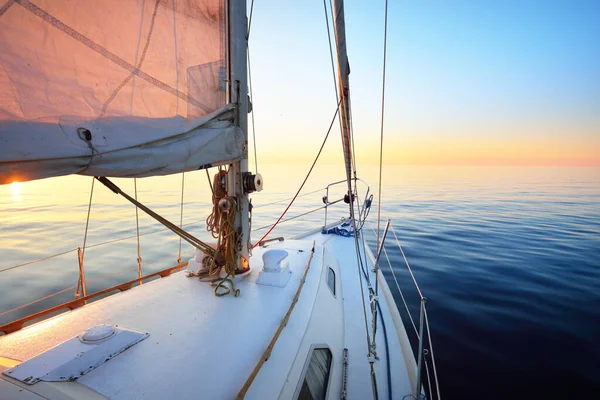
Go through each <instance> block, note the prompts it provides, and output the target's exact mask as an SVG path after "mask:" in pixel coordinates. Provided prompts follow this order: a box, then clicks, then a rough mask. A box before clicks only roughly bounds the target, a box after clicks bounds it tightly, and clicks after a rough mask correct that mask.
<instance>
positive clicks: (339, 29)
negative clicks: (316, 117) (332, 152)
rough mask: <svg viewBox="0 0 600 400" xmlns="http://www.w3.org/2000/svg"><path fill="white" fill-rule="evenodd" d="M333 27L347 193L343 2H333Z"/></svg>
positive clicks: (350, 159)
mask: <svg viewBox="0 0 600 400" xmlns="http://www.w3.org/2000/svg"><path fill="white" fill-rule="evenodd" d="M333 5H334V11H335V16H334V20H333V21H334V26H335V42H336V50H337V60H338V90H339V93H340V97H341V101H340V120H341V123H342V147H343V149H344V161H345V165H346V178H347V180H348V191H351V190H352V187H351V183H350V179H352V172H353V171H352V169H353V157H352V146H351V141H352V138H351V134H352V131H351V118H350V92H349V85H350V84H349V75H350V63H349V62H348V54H347V53H346V23H345V19H344V1H343V0H334V2H333Z"/></svg>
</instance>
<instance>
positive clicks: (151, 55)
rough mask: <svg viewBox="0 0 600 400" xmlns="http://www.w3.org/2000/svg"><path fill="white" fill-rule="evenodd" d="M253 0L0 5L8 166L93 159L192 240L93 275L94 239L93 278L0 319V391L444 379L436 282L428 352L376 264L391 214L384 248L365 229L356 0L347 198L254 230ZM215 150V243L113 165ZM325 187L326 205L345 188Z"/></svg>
mask: <svg viewBox="0 0 600 400" xmlns="http://www.w3.org/2000/svg"><path fill="white" fill-rule="evenodd" d="M246 11H247V10H246V2H245V1H244V0H241V1H240V0H229V1H222V0H194V1H191V0H185V1H184V0H173V1H164V0H162V1H161V0H156V1H143V0H132V1H121V2H115V3H112V4H111V5H110V6H109V5H107V3H106V2H104V1H99V0H89V1H86V2H72V1H66V0H65V1H62V0H61V1H58V0H55V1H50V0H48V1H41V0H40V1H28V0H10V1H8V2H6V3H5V4H4V5H3V6H2V7H1V8H0V46H1V47H2V49H1V50H2V51H1V52H0V61H2V66H3V68H2V70H0V184H6V183H10V182H13V181H26V180H33V179H41V178H47V177H53V176H60V175H68V174H81V175H89V176H92V177H95V178H92V179H95V180H96V181H98V182H101V183H103V184H104V185H105V186H107V187H108V188H109V189H111V190H113V191H114V192H115V193H117V194H120V195H122V196H124V197H125V198H126V199H127V200H129V201H131V202H132V203H133V204H135V206H136V207H138V209H139V210H141V211H143V212H145V213H147V214H148V215H150V216H151V217H153V218H155V219H156V220H157V221H158V222H160V223H162V224H163V225H165V226H166V227H167V228H169V229H170V230H172V231H173V232H174V233H175V234H177V235H179V236H180V237H181V238H182V239H183V240H185V241H186V242H188V243H189V244H191V245H192V246H193V247H194V248H195V249H196V250H195V256H194V257H193V258H192V259H190V260H189V261H188V262H180V263H179V264H178V265H175V266H165V269H164V270H161V271H160V272H157V273H154V274H150V275H147V276H142V274H141V270H140V276H139V277H138V279H135V280H133V281H129V282H125V283H123V284H120V285H118V286H116V287H112V288H108V289H106V290H103V291H101V292H98V293H92V294H88V293H87V292H86V284H85V273H84V268H83V265H84V251H82V252H80V257H79V261H80V284H79V287H80V288H81V291H82V296H80V297H78V298H76V299H75V300H73V301H71V302H68V303H65V304H61V305H59V306H56V307H52V308H51V309H49V310H46V311H42V312H40V313H36V314H34V315H30V316H27V317H24V318H21V319H18V320H16V321H13V322H11V323H9V324H6V325H3V326H0V332H2V333H4V335H3V336H0V373H1V374H0V399H41V398H45V399H80V398H82V399H104V398H109V399H139V398H146V399H165V398H178V399H179V398H181V399H187V398H206V399H231V398H236V399H241V398H247V399H275V398H280V399H334V398H343V399H346V398H350V399H365V398H382V399H383V398H395V399H406V398H419V399H420V398H424V397H425V396H426V393H427V395H428V396H429V397H432V398H439V390H438V385H437V380H436V382H435V384H434V390H432V389H431V380H429V390H426V388H425V387H424V386H423V382H424V381H425V379H424V376H425V375H426V373H429V368H428V367H427V363H426V362H425V361H424V357H423V354H424V353H426V352H425V349H424V348H423V346H424V345H425V343H429V344H430V342H431V340H430V339H429V341H426V337H425V336H426V335H427V334H428V331H427V330H425V329H424V327H423V325H424V323H425V324H426V310H425V307H424V303H425V302H424V298H423V297H422V296H421V299H422V300H423V302H422V306H421V316H420V328H419V330H418V332H417V335H418V338H419V339H420V340H419V341H418V349H417V351H416V353H417V355H418V357H416V358H415V356H414V352H413V349H412V348H411V344H410V342H409V339H408V335H407V331H406V329H405V326H404V324H403V321H402V318H401V316H400V313H399V311H398V309H397V307H396V303H395V302H394V298H393V297H392V294H391V291H390V289H389V287H388V285H387V282H386V280H385V278H384V277H383V275H382V274H381V271H380V269H379V257H380V256H381V254H382V253H381V250H382V249H383V242H384V240H385V236H386V233H385V232H387V229H386V230H385V232H384V233H383V235H382V236H381V238H380V240H378V241H379V242H380V246H379V247H378V249H377V252H376V253H375V254H373V253H372V252H371V250H370V249H369V248H368V247H367V246H366V245H365V241H364V235H363V234H362V229H363V225H364V221H363V219H364V218H365V217H366V215H367V210H368V208H369V207H370V200H369V198H368V197H366V196H368V192H367V193H366V194H365V193H358V191H357V186H356V184H357V182H358V178H357V177H356V173H355V168H353V157H352V147H351V132H350V131H351V129H350V121H349V120H350V117H349V115H350V101H349V94H348V93H349V81H348V75H349V68H348V61H347V56H346V48H345V32H344V30H345V28H344V12H343V2H342V1H337V0H336V1H334V11H335V24H334V25H335V35H336V43H337V57H338V66H339V70H338V85H339V88H338V90H339V93H340V99H339V104H338V109H339V116H340V120H341V127H342V138H343V150H344V157H345V161H346V174H347V179H346V180H344V181H343V182H342V183H343V184H346V185H347V195H346V196H345V197H346V198H345V200H346V202H347V203H348V204H349V213H350V216H349V217H348V218H347V219H345V220H343V221H336V222H333V223H329V224H328V223H327V222H325V223H324V224H323V226H321V225H319V226H314V227H308V229H307V232H306V233H305V234H302V235H300V236H298V237H295V238H289V239H288V238H286V239H281V238H278V240H268V239H266V235H265V237H263V238H262V239H260V240H259V241H255V242H253V241H252V239H251V237H250V220H251V211H252V210H251V207H250V205H249V204H250V203H249V200H248V195H249V194H250V193H252V192H253V191H257V190H260V189H261V187H262V177H261V176H260V175H259V174H253V173H251V172H250V171H249V168H248V148H247V147H248V146H247V143H248V130H247V115H248V109H249V97H248V93H247V64H246V59H247V53H246V52H247V39H248V37H247V26H248V23H247V17H246ZM132 16H136V18H133V17H132ZM138 16H139V18H138ZM133 21H135V22H133ZM208 168H216V169H218V171H217V172H216V174H215V175H214V181H213V185H212V190H213V193H212V199H213V205H214V210H213V215H212V217H213V219H212V224H210V228H211V231H212V233H213V235H214V237H215V242H216V243H212V244H207V243H204V242H202V241H201V240H199V239H197V238H195V237H194V236H192V235H191V234H189V233H188V232H186V231H185V230H183V229H182V228H181V226H178V225H176V224H173V223H171V222H169V221H168V220H166V219H165V218H163V217H162V216H160V215H158V214H157V213H155V212H154V211H152V210H151V209H150V208H148V207H147V206H145V205H144V204H141V203H139V202H138V201H137V200H136V199H135V198H134V197H132V196H129V195H128V194H127V193H124V192H123V191H121V189H120V188H118V187H117V186H116V185H115V184H114V183H112V181H110V178H111V177H127V178H136V177H144V176H155V175H168V174H173V173H180V172H186V171H194V170H200V169H208ZM338 183H340V182H338ZM362 196H365V198H364V201H362V199H361V197H362ZM371 198H372V197H371ZM323 201H324V203H325V210H326V212H327V208H328V207H330V206H333V204H335V203H337V201H334V200H331V199H329V198H328V197H324V199H323ZM326 215H327V214H326ZM86 229H87V228H86ZM84 250H85V247H84ZM184 269H185V270H184ZM157 276H160V277H162V279H156V280H152V281H150V282H147V283H144V284H143V285H141V284H140V283H142V282H144V281H148V279H149V278H154V277H157ZM115 289H118V290H120V291H122V292H121V293H119V294H116V295H112V296H108V297H104V298H101V299H99V298H100V297H102V296H103V295H104V294H106V293H110V292H111V291H114V290H115ZM65 310H69V311H68V312H64V313H60V314H58V315H56V314H57V312H59V311H65ZM424 321H425V322H424ZM32 322H35V323H32ZM415 329H416V327H415ZM425 346H426V347H427V345H425ZM427 376H429V375H427Z"/></svg>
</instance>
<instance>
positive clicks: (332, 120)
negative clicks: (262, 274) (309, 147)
mask: <svg viewBox="0 0 600 400" xmlns="http://www.w3.org/2000/svg"><path fill="white" fill-rule="evenodd" d="M341 102H342V100H341V99H340V101H339V102H338V105H337V107H336V108H335V113H334V114H333V118H332V119H331V123H330V124H329V129H327V134H326V135H325V139H323V143H322V144H321V148H320V149H319V152H318V153H317V156H316V157H315V160H314V161H313V163H312V165H311V166H310V169H309V170H308V173H307V174H306V177H305V178H304V181H303V182H302V184H301V185H300V187H299V188H298V191H297V192H296V194H295V195H294V197H292V201H290V204H288V206H287V207H286V208H285V210H283V212H282V213H281V215H280V216H279V218H277V221H275V223H274V224H273V226H272V227H271V229H269V230H268V231H267V233H265V234H264V236H263V237H262V238H260V240H259V241H258V242H256V243H255V244H254V246H252V248H255V247H257V246H259V245H260V243H261V242H262V241H263V240H265V238H266V237H267V236H269V234H270V233H271V232H272V231H273V229H275V227H276V226H277V224H278V223H279V221H281V219H282V218H283V216H284V215H285V214H286V213H287V212H288V210H289V209H290V207H291V206H292V204H294V201H295V200H296V198H297V197H298V195H299V194H300V191H301V190H302V188H303V187H304V184H305V183H306V181H307V180H308V177H309V176H310V174H311V172H312V170H313V168H314V167H315V165H316V164H317V160H318V159H319V156H320V155H321V152H322V151H323V148H324V147H325V143H327V138H328V137H329V134H330V133H331V128H332V127H333V124H334V123H335V118H336V117H337V116H338V113H339V111H340V103H341Z"/></svg>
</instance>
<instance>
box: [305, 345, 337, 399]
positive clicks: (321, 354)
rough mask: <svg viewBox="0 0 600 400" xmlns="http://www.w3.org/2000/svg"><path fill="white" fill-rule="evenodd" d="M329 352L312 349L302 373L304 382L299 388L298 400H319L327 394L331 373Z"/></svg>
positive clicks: (322, 349)
mask: <svg viewBox="0 0 600 400" xmlns="http://www.w3.org/2000/svg"><path fill="white" fill-rule="evenodd" d="M332 358H333V356H332V354H331V350H329V349H326V348H321V349H314V350H313V352H312V355H311V357H310V361H309V363H308V366H307V368H306V371H305V372H304V381H303V382H302V387H301V388H300V394H299V395H298V400H321V399H325V395H326V394H327V384H328V383H329V373H330V371H331V360H332Z"/></svg>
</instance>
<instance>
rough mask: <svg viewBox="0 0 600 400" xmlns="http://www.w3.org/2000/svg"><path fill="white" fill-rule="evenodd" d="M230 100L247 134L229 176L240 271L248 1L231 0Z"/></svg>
mask: <svg viewBox="0 0 600 400" xmlns="http://www.w3.org/2000/svg"><path fill="white" fill-rule="evenodd" d="M228 13H229V66H230V67H229V97H230V98H229V100H230V102H231V103H235V104H237V107H236V108H237V112H236V118H235V124H236V125H238V126H239V127H240V129H241V130H242V132H243V133H244V145H243V153H244V154H243V158H242V160H240V161H239V162H234V163H233V164H232V165H231V168H230V170H229V174H228V176H227V192H228V193H231V194H232V196H233V197H235V198H236V199H237V204H236V206H237V213H236V218H235V229H236V232H238V233H239V234H240V236H239V240H238V243H237V245H236V259H237V269H238V270H244V269H246V268H247V267H248V260H249V256H250V254H249V247H250V246H249V242H250V221H249V202H248V194H247V193H246V191H245V190H244V178H245V177H246V176H248V175H249V172H248V86H247V76H248V75H247V64H246V51H247V44H248V43H247V40H248V39H247V35H246V34H247V29H248V28H247V27H248V21H247V18H246V0H229V9H228Z"/></svg>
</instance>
